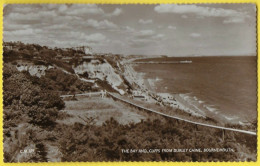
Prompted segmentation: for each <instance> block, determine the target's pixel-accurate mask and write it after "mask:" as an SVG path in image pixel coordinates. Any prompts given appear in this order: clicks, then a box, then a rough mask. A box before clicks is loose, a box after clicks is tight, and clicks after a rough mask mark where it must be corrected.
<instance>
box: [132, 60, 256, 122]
mask: <svg viewBox="0 0 260 166" xmlns="http://www.w3.org/2000/svg"><path fill="white" fill-rule="evenodd" d="M256 59H257V58H256V57H253V56H250V57H192V58H153V59H144V60H139V61H168V62H169V61H175V60H191V61H192V63H191V64H138V65H136V66H135V70H136V71H138V72H142V73H145V78H146V79H148V78H149V79H155V80H157V81H155V87H153V88H154V91H156V92H161V93H183V94H188V95H189V96H190V97H193V98H197V99H198V100H200V101H203V102H205V103H204V104H206V105H207V106H209V107H211V108H213V109H214V110H215V111H217V112H218V113H219V114H222V115H225V116H226V117H228V119H229V118H230V119H232V120H233V121H234V120H235V121H241V122H244V121H247V120H253V119H255V118H256V116H257V97H256V95H257V94H256V88H257V80H256ZM158 80H161V81H158ZM195 96H196V97H195Z"/></svg>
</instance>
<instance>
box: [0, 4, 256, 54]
mask: <svg viewBox="0 0 260 166" xmlns="http://www.w3.org/2000/svg"><path fill="white" fill-rule="evenodd" d="M3 36H4V41H6V42H7V41H22V42H24V43H37V44H40V45H46V46H49V47H61V48H67V47H73V46H83V45H84V46H90V47H92V48H93V51H94V52H96V53H117V54H124V55H130V54H131V55H150V56H153V55H167V56H211V55H212V56H216V55H217V56H219V55H228V56H230V55H234V56H236V55H256V6H255V5H254V4H191V5H177V4H157V5H134V4H133V5H129V4H128V5H111V4H110V5H108V4H107V5H96V4H37V5H35V4H34V5H33V4H9V5H5V7H4V34H3Z"/></svg>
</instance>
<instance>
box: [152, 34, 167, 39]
mask: <svg viewBox="0 0 260 166" xmlns="http://www.w3.org/2000/svg"><path fill="white" fill-rule="evenodd" d="M152 38H153V39H160V40H163V39H165V35H164V34H157V35H155V36H153V37H152Z"/></svg>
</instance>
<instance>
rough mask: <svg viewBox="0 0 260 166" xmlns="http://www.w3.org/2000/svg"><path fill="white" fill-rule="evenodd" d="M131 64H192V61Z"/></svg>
mask: <svg viewBox="0 0 260 166" xmlns="http://www.w3.org/2000/svg"><path fill="white" fill-rule="evenodd" d="M130 63H131V64H189V63H192V61H170V62H169V61H168V62H167V61H162V62H154V61H149V62H130Z"/></svg>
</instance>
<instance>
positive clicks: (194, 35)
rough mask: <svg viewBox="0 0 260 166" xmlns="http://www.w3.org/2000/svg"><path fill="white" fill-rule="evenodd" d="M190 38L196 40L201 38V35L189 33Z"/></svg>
mask: <svg viewBox="0 0 260 166" xmlns="http://www.w3.org/2000/svg"><path fill="white" fill-rule="evenodd" d="M190 36H191V37H193V38H198V37H200V36H201V34H199V33H191V34H190Z"/></svg>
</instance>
